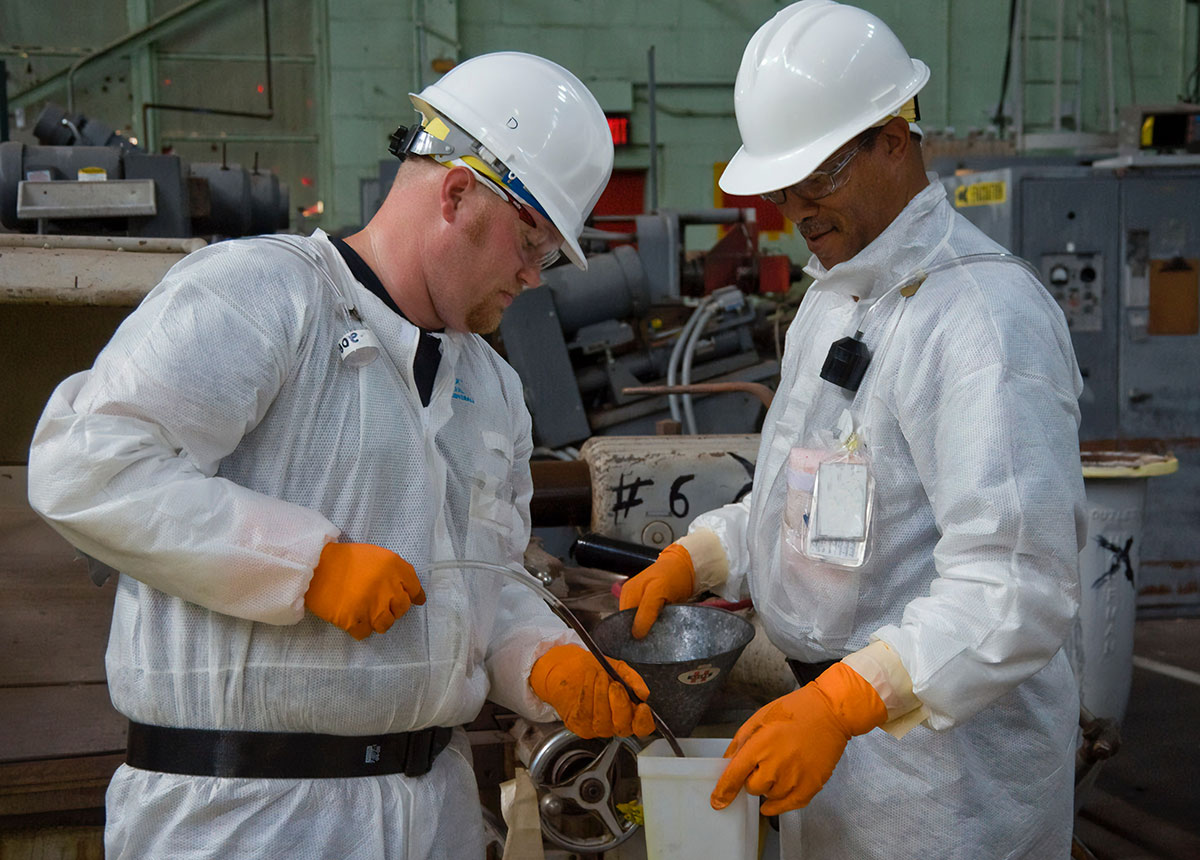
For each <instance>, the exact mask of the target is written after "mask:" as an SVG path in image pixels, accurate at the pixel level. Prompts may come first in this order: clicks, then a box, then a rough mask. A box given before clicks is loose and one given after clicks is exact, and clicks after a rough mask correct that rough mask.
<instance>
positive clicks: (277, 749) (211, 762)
mask: <svg viewBox="0 0 1200 860" xmlns="http://www.w3.org/2000/svg"><path fill="white" fill-rule="evenodd" d="M453 731H454V730H453V729H451V728H447V727H445V726H435V727H433V728H428V729H420V730H418V731H414V732H399V733H397V734H390V735H364V736H362V737H344V736H341V735H317V734H305V733H295V732H233V731H221V730H214V729H173V728H166V727H163V726H148V725H145V724H143V723H134V722H130V724H129V743H128V747H127V749H126V753H125V762H126V764H128V765H129V766H130V767H136V768H140V769H142V770H154V771H159V772H162V773H182V774H188V775H191V776H227V777H248V778H251V779H346V778H348V777H358V776H384V775H386V774H391V773H402V774H404V775H405V776H424V775H425V774H427V773H429V769H430V768H431V767H433V760H434V759H435V758H437V756H438V753H440V752H441V751H442V750H444V749H445V748H446V745H447V744H448V743H449V742H450V735H451V733H452V732H453Z"/></svg>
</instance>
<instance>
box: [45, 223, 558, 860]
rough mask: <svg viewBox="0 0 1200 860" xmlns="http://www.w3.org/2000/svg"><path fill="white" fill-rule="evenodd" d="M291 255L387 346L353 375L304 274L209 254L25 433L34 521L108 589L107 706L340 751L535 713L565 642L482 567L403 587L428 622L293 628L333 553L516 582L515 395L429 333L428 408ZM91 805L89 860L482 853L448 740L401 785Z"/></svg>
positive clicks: (458, 752) (520, 525) (387, 331)
mask: <svg viewBox="0 0 1200 860" xmlns="http://www.w3.org/2000/svg"><path fill="white" fill-rule="evenodd" d="M293 241H295V242H296V243H297V244H298V245H300V246H302V247H304V248H306V249H307V250H308V252H309V253H310V254H312V253H314V252H315V253H316V254H317V255H319V257H320V259H321V260H323V265H324V266H325V268H326V270H327V271H328V272H329V273H330V274H331V275H332V276H333V278H334V279H335V280H336V282H337V283H338V284H339V287H340V289H341V290H342V291H343V293H345V294H348V295H349V296H351V297H352V301H353V302H354V303H355V305H357V307H358V308H359V310H360V313H361V315H362V318H363V320H364V322H365V325H366V327H367V328H369V329H370V330H371V331H372V332H373V333H374V334H375V336H376V337H377V338H378V340H379V341H380V343H381V345H382V346H383V354H382V355H381V356H380V357H379V359H377V360H376V361H375V362H374V363H372V364H370V365H368V366H367V367H364V368H362V369H355V368H352V367H349V366H347V365H345V364H343V363H342V362H341V361H340V360H339V358H338V355H337V351H336V349H335V344H336V342H337V340H338V339H339V338H340V337H341V336H342V335H343V334H344V333H345V332H346V329H347V323H346V318H345V315H344V312H343V311H342V310H340V306H339V303H338V301H337V299H336V296H335V293H334V291H333V289H332V288H331V287H330V286H329V284H327V283H326V282H325V281H324V280H323V279H322V278H321V277H320V275H319V273H318V272H317V270H316V269H314V268H313V267H312V266H310V265H308V264H307V263H305V262H304V260H302V259H298V258H297V257H296V256H295V255H294V253H293V252H291V251H289V250H288V249H287V248H282V247H280V246H279V245H278V244H276V243H275V242H271V241H264V240H249V241H234V242H223V243H221V244H218V245H215V246H212V247H210V248H206V249H204V250H202V251H199V252H196V253H194V254H192V255H190V256H188V257H187V258H186V259H184V260H183V261H181V262H180V263H179V264H178V265H177V266H175V267H174V268H173V269H172V270H171V271H170V272H169V273H168V275H167V276H166V277H165V278H164V280H163V282H162V283H161V284H159V285H158V286H157V287H156V288H155V289H154V290H153V291H152V292H151V293H150V294H149V295H148V296H147V297H146V299H145V300H144V301H143V303H142V304H141V306H140V307H139V308H138V309H137V310H136V311H135V312H134V313H133V314H132V315H131V316H130V317H129V318H128V319H127V320H126V321H125V323H124V324H123V325H122V326H121V328H120V329H119V330H118V332H117V333H116V335H114V337H113V339H112V341H111V342H110V343H109V345H108V346H107V347H106V348H105V349H104V351H103V352H102V353H101V354H100V356H99V358H98V359H97V361H96V364H95V367H94V368H93V369H92V370H90V371H87V372H84V373H80V374H77V375H75V376H72V377H70V378H69V379H67V380H66V381H64V382H63V383H62V384H61V385H60V386H59V388H58V389H57V390H56V391H55V393H54V395H53V397H52V398H51V400H50V402H49V405H48V406H47V408H46V411H45V414H44V415H43V417H42V419H41V422H40V423H39V425H38V427H37V430H36V433H35V436H34V441H33V446H32V449H31V451H30V461H29V467H30V468H29V476H30V478H29V483H30V488H29V494H30V501H31V502H32V504H33V506H34V507H35V508H36V509H37V510H38V511H39V512H40V513H41V514H42V515H43V516H45V517H46V518H47V519H48V520H49V521H50V522H51V524H52V525H53V526H54V527H55V528H56V529H57V530H58V531H59V532H61V533H62V534H63V535H64V536H65V537H66V538H67V539H68V540H69V541H71V543H73V544H74V545H75V546H77V547H79V548H80V549H82V550H83V551H84V552H86V553H88V554H89V555H92V556H94V557H95V558H97V559H100V560H101V561H103V562H105V563H106V564H108V565H111V566H112V567H114V568H116V569H117V570H120V571H121V572H122V576H121V577H120V581H119V584H118V586H117V597H116V607H115V613H114V617H113V626H112V632H111V636H110V639H109V646H108V655H107V670H108V683H109V688H110V691H111V695H112V699H113V703H114V705H115V706H116V708H117V709H118V710H119V711H120V712H121V713H123V714H125V715H126V716H128V717H129V718H131V719H133V720H136V721H140V722H144V723H150V724H154V725H163V726H182V727H190V728H216V729H240V730H249V731H277V732H278V731H285V732H321V733H329V734H341V735H361V734H374V733H384V732H400V731H406V730H410V729H417V728H423V727H427V726H438V725H446V726H453V725H458V724H462V723H464V722H468V721H470V720H471V719H473V718H474V717H475V715H476V714H477V712H478V711H479V708H480V706H481V705H482V703H483V701H484V699H485V697H487V698H491V699H492V700H494V701H496V702H498V703H500V704H502V705H504V706H506V707H509V708H512V709H513V710H516V711H518V712H520V713H522V714H525V715H527V716H529V717H531V718H534V719H538V720H552V719H556V715H555V713H554V711H553V710H552V709H551V708H550V707H549V706H548V705H546V704H544V703H543V702H541V700H540V699H537V698H536V697H535V696H534V694H533V692H532V690H531V689H530V688H529V685H528V683H527V677H528V674H529V670H530V667H531V666H532V664H533V662H534V661H535V659H536V658H537V657H539V656H540V655H541V654H542V653H544V652H545V651H546V650H548V649H549V648H550V647H551V646H553V645H555V644H560V643H562V642H566V641H577V640H576V639H575V637H574V634H571V633H569V632H568V631H567V630H566V629H565V627H564V625H563V624H562V623H561V622H560V621H559V620H558V619H556V618H555V617H554V616H553V615H552V614H551V613H550V611H549V610H548V609H547V608H546V607H545V605H544V604H543V603H542V602H541V600H539V599H538V598H537V597H536V596H535V595H534V594H533V593H532V592H529V591H527V590H526V589H523V588H521V587H520V586H518V585H515V584H513V583H508V584H504V581H503V580H502V579H501V578H500V577H497V576H495V575H494V574H490V573H486V572H480V571H476V570H464V571H463V572H461V573H459V572H454V573H442V572H438V573H436V574H434V575H433V576H432V577H430V576H426V575H424V574H422V580H423V584H424V588H425V591H426V594H427V597H428V600H427V602H426V604H425V605H424V606H414V607H413V608H412V609H411V610H409V612H408V613H407V614H405V615H404V616H403V617H402V618H400V619H399V620H398V621H397V622H396V623H395V625H394V626H393V627H392V628H391V630H389V631H388V632H387V633H386V634H384V635H376V636H371V637H369V638H368V639H366V640H364V641H355V640H354V639H352V638H351V637H350V636H349V635H347V634H346V632H345V631H343V630H341V629H340V628H337V627H334V626H333V625H331V624H329V623H327V622H325V621H323V620H321V619H319V618H317V617H316V616H314V615H312V614H310V613H307V614H306V612H305V609H304V593H305V591H306V590H307V588H308V583H309V579H310V577H311V574H312V569H313V567H314V566H315V565H316V563H317V560H318V558H319V556H320V553H321V549H322V547H323V546H324V544H325V543H326V542H327V541H329V540H330V539H331V538H335V537H336V536H337V535H338V534H339V533H341V535H342V540H346V541H354V542H369V543H374V544H378V545H381V546H384V547H387V548H389V549H392V550H394V551H395V552H397V553H399V554H400V555H401V556H403V557H404V558H405V559H407V560H408V561H409V562H410V563H411V564H413V565H414V566H415V567H416V568H417V570H418V571H421V569H422V568H423V567H424V566H426V565H428V564H429V563H430V562H431V561H435V560H444V559H451V558H460V559H463V558H469V559H483V560H487V561H493V562H499V563H508V562H513V561H517V562H519V560H520V559H521V557H522V554H523V552H524V548H525V545H526V543H527V540H528V534H529V514H528V502H529V498H530V495H531V493H532V484H531V481H530V475H529V467H528V456H529V452H530V450H531V440H530V419H529V415H528V412H527V411H526V408H525V405H524V400H523V397H522V390H521V385H520V382H519V380H518V378H517V376H516V374H515V372H514V371H513V370H512V369H511V368H510V367H509V366H508V365H507V364H505V363H504V362H503V361H502V360H501V359H500V358H499V357H498V356H497V355H496V354H495V353H494V352H493V351H492V350H491V349H490V347H488V346H487V345H486V344H485V343H484V341H483V340H482V339H481V338H479V337H478V336H476V335H468V334H458V333H446V334H441V335H437V337H438V338H439V339H440V340H441V347H442V362H441V366H440V368H439V370H438V374H437V380H436V383H435V386H434V390H433V395H432V399H431V404H430V406H429V407H428V408H422V406H421V403H420V400H419V397H418V394H417V389H416V385H415V383H414V380H413V377H412V361H413V355H414V352H415V349H416V346H417V340H418V330H417V329H416V328H415V327H414V326H412V325H411V324H409V323H408V322H407V321H405V320H404V319H403V318H401V317H399V316H397V315H396V314H395V313H394V312H392V311H391V310H389V309H388V308H387V307H386V306H385V305H384V304H383V303H382V302H381V301H380V300H379V299H378V298H376V297H375V296H374V295H373V294H371V293H370V292H369V291H368V290H367V289H365V288H364V287H362V286H361V285H360V284H358V283H357V282H356V281H354V279H353V278H352V276H351V274H350V272H349V270H348V269H347V268H346V266H345V264H344V263H343V261H342V259H341V257H340V255H339V254H338V253H337V250H336V249H335V248H334V247H333V246H332V244H331V243H330V242H329V241H328V239H327V238H326V237H325V236H324V235H323V234H321V233H320V232H319V231H318V233H317V234H316V235H314V236H313V237H312V238H309V239H303V238H295V239H294V240H293ZM107 805H108V822H107V824H108V827H107V833H106V852H107V856H108V857H109V858H110V860H111V858H117V857H180V856H201V855H203V856H212V857H234V856H240V857H246V856H258V857H267V856H271V857H293V858H330V857H339V858H363V860H367V858H370V860H378V858H407V860H416V858H432V857H444V858H454V860H460V858H465V857H477V856H482V853H483V848H482V829H481V818H480V812H479V803H478V794H477V788H476V782H475V775H474V772H473V770H472V767H471V761H470V751H469V748H468V746H467V744H466V739H465V735H464V734H463V733H462V732H461V731H460V732H457V733H456V736H455V739H454V741H453V742H452V744H451V746H450V748H448V749H447V750H446V751H445V752H443V753H442V754H441V755H440V756H439V757H438V759H437V761H436V763H435V764H434V767H433V770H432V771H431V772H430V773H429V774H428V775H426V776H424V777H421V778H419V779H409V778H407V777H405V776H403V775H402V774H398V775H394V776H383V777H369V778H362V779H346V780H341V779H325V780H313V781H303V780H249V779H221V778H208V777H188V776H176V775H172V774H158V773H149V772H146V771H140V770H135V769H132V768H129V767H126V766H122V768H121V769H120V770H118V771H117V773H116V775H115V776H114V778H113V781H112V784H111V786H110V788H109V791H108V804H107Z"/></svg>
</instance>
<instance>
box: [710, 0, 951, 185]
mask: <svg viewBox="0 0 1200 860" xmlns="http://www.w3.org/2000/svg"><path fill="white" fill-rule="evenodd" d="M928 80H929V68H928V67H927V66H926V65H925V64H924V63H922V62H921V61H920V60H914V59H912V58H910V57H909V56H908V52H907V51H906V50H905V49H904V46H903V45H901V44H900V40H899V39H897V38H896V35H895V34H894V33H893V32H892V31H891V30H890V29H889V28H888V26H887V25H886V24H884V23H883V22H882V21H881V20H879V19H878V18H876V17H875V16H874V15H872V14H871V13H870V12H866V11H864V10H862V9H858V8H856V7H854V6H844V5H842V4H840V3H835V2H833V0H801V2H799V3H793V4H792V5H791V6H788V7H786V8H785V9H782V10H780V11H779V12H777V13H776V14H775V16H774V17H773V18H771V20H769V21H767V23H765V24H763V25H762V27H760V28H759V29H758V32H757V33H755V34H754V36H753V38H751V39H750V43H749V44H748V45H747V46H746V51H745V53H744V54H742V65H741V68H740V69H738V76H737V84H736V86H735V91H734V110H735V112H736V113H737V123H738V130H739V131H740V132H741V135H742V147H741V149H739V150H738V151H737V154H736V155H734V157H733V158H732V159H731V160H730V162H729V166H728V167H726V168H725V172H724V173H722V174H721V179H720V185H721V188H722V189H723V190H724V191H726V192H728V193H730V194H762V193H764V192H767V191H774V190H775V189H777V188H783V187H785V186H788V185H792V184H793V183H796V182H799V181H800V180H801V179H803V178H804V177H806V176H808V175H809V174H810V173H812V172H813V170H815V169H816V168H817V167H818V166H819V165H820V164H821V163H822V162H823V161H825V160H826V159H827V158H829V156H830V155H832V154H833V153H834V152H836V151H837V149H838V147H840V146H842V145H843V144H845V143H846V142H847V141H848V140H850V139H851V138H853V137H854V136H855V135H856V134H859V133H860V132H862V131H864V130H866V129H868V128H870V127H871V126H873V125H875V124H877V123H878V122H879V121H880V120H884V119H887V118H889V117H891V116H898V115H901V110H902V108H904V107H905V106H906V105H907V104H908V103H909V102H910V101H911V100H912V99H913V98H914V96H916V94H917V92H918V91H919V90H920V89H921V88H922V87H923V86H925V83H926V82H927V81H928ZM907 118H908V119H910V120H912V119H914V117H912V116H909V117H907Z"/></svg>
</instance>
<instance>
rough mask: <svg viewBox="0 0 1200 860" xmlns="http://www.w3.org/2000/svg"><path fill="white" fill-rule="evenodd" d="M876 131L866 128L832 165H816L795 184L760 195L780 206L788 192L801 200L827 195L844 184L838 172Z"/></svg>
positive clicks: (817, 198) (869, 142)
mask: <svg viewBox="0 0 1200 860" xmlns="http://www.w3.org/2000/svg"><path fill="white" fill-rule="evenodd" d="M878 133H879V131H878V129H874V128H872V129H868V130H867V131H866V133H865V134H864V135H863V136H862V138H861V139H860V140H859V142H858V145H857V146H856V147H854V148H853V149H851V150H850V151H849V152H847V153H845V154H843V155H842V156H840V157H839V158H838V159H837V161H835V162H834V163H833V164H832V165H830V166H824V165H822V166H821V167H818V168H817V169H816V170H814V171H813V172H812V173H810V174H808V176H806V177H804V178H803V179H801V180H800V181H799V182H797V183H796V184H795V185H789V186H787V187H785V188H780V189H778V190H776V191H768V192H766V193H765V194H763V195H762V198H763V200H767V201H769V202H771V203H774V204H775V205H776V206H782V205H783V202H784V201H785V200H786V199H787V195H788V193H789V192H791V193H792V194H793V195H795V196H796V197H799V198H801V199H803V200H820V199H821V198H822V197H828V196H829V195H830V194H832V193H833V192H835V191H837V190H838V189H839V188H841V187H842V186H843V185H845V184H846V180H845V179H842V180H841V181H839V180H838V178H837V176H838V174H839V173H841V172H842V171H843V170H845V169H846V165H847V164H849V163H850V162H851V161H852V160H853V158H854V156H856V155H858V153H859V152H860V151H862V150H863V149H864V148H866V147H868V146H870V145H871V143H872V142H873V141H874V140H875V137H876V136H877V135H878ZM826 164H828V162H826Z"/></svg>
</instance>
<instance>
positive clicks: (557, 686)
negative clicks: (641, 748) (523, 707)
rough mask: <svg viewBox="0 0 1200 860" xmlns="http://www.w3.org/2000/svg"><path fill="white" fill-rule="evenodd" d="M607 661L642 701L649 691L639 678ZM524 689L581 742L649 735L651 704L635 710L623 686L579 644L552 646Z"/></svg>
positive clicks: (622, 665)
mask: <svg viewBox="0 0 1200 860" xmlns="http://www.w3.org/2000/svg"><path fill="white" fill-rule="evenodd" d="M609 662H610V663H612V665H613V668H614V669H616V670H617V674H618V675H620V676H621V678H622V679H623V680H624V681H625V683H626V684H628V685H629V687H630V689H632V690H633V692H634V693H636V694H637V696H638V698H640V699H642V700H643V702H644V701H645V699H646V698H647V697H649V695H650V690H649V689H647V687H646V682H645V681H643V680H642V677H641V676H640V675H639V674H638V673H637V672H635V671H634V670H633V669H632V668H631V667H630V666H629V665H627V664H626V663H624V662H623V661H621V660H609ZM529 686H530V687H532V688H533V692H535V693H537V695H538V698H540V699H541V700H542V701H544V702H546V703H547V704H548V705H551V706H552V707H553V708H554V710H556V711H558V715H559V716H560V717H562V721H563V724H564V725H566V727H567V728H568V729H570V730H571V731H573V732H574V733H575V734H577V735H579V737H581V738H608V737H612V736H613V735H621V736H627V735H633V734H636V735H638V736H639V737H646V736H647V735H649V734H652V733H653V732H654V717H652V716H651V715H650V706H649V705H646V704H639V705H636V706H635V705H634V703H633V702H631V701H630V700H629V694H628V693H626V692H625V688H624V687H622V686H621V685H620V684H618V683H617V682H616V681H614V680H613V679H612V678H611V677H609V675H608V673H607V672H605V671H604V668H603V667H602V666H601V665H600V662H599V661H598V660H597V659H596V658H595V657H593V656H592V654H591V653H590V652H588V651H587V650H586V649H584V648H580V647H579V646H578V645H556V646H555V647H553V648H551V649H550V650H549V651H547V652H546V653H545V654H543V655H542V656H541V657H539V658H538V660H537V662H536V663H534V664H533V670H532V671H531V672H530V673H529Z"/></svg>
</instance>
